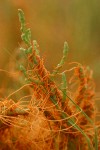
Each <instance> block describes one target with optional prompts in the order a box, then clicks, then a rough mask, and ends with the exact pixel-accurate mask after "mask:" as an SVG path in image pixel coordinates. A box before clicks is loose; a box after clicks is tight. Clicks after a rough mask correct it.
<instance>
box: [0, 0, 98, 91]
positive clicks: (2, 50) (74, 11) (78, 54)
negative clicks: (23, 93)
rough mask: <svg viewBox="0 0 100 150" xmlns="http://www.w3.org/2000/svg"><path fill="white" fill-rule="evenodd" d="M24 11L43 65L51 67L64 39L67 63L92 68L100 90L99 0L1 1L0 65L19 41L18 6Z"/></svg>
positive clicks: (7, 59) (12, 52)
mask: <svg viewBox="0 0 100 150" xmlns="http://www.w3.org/2000/svg"><path fill="white" fill-rule="evenodd" d="M18 8H21V9H23V10H24V12H25V15H26V20H27V25H28V26H29V27H30V28H31V30H32V34H33V39H36V40H37V41H38V43H39V45H40V49H41V54H42V55H43V57H44V58H45V64H46V67H47V68H48V69H49V70H52V69H53V68H54V66H56V64H57V63H58V62H59V60H60V58H61V56H62V49H63V43H64V41H65V40H67V42H68V44H69V47H70V53H69V57H68V62H69V61H70V62H71V61H78V62H80V63H82V64H84V65H89V66H90V67H91V69H93V70H94V78H95V81H96V91H98V92H99V89H100V79H99V77H100V0H37V1H36V0H0V68H3V69H5V68H6V66H7V63H8V61H9V59H11V58H10V54H11V55H12V56H13V54H14V53H15V52H16V48H17V47H18V46H19V45H20V44H19V43H21V38H20V24H19V20H18V12H17V9H18Z"/></svg>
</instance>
